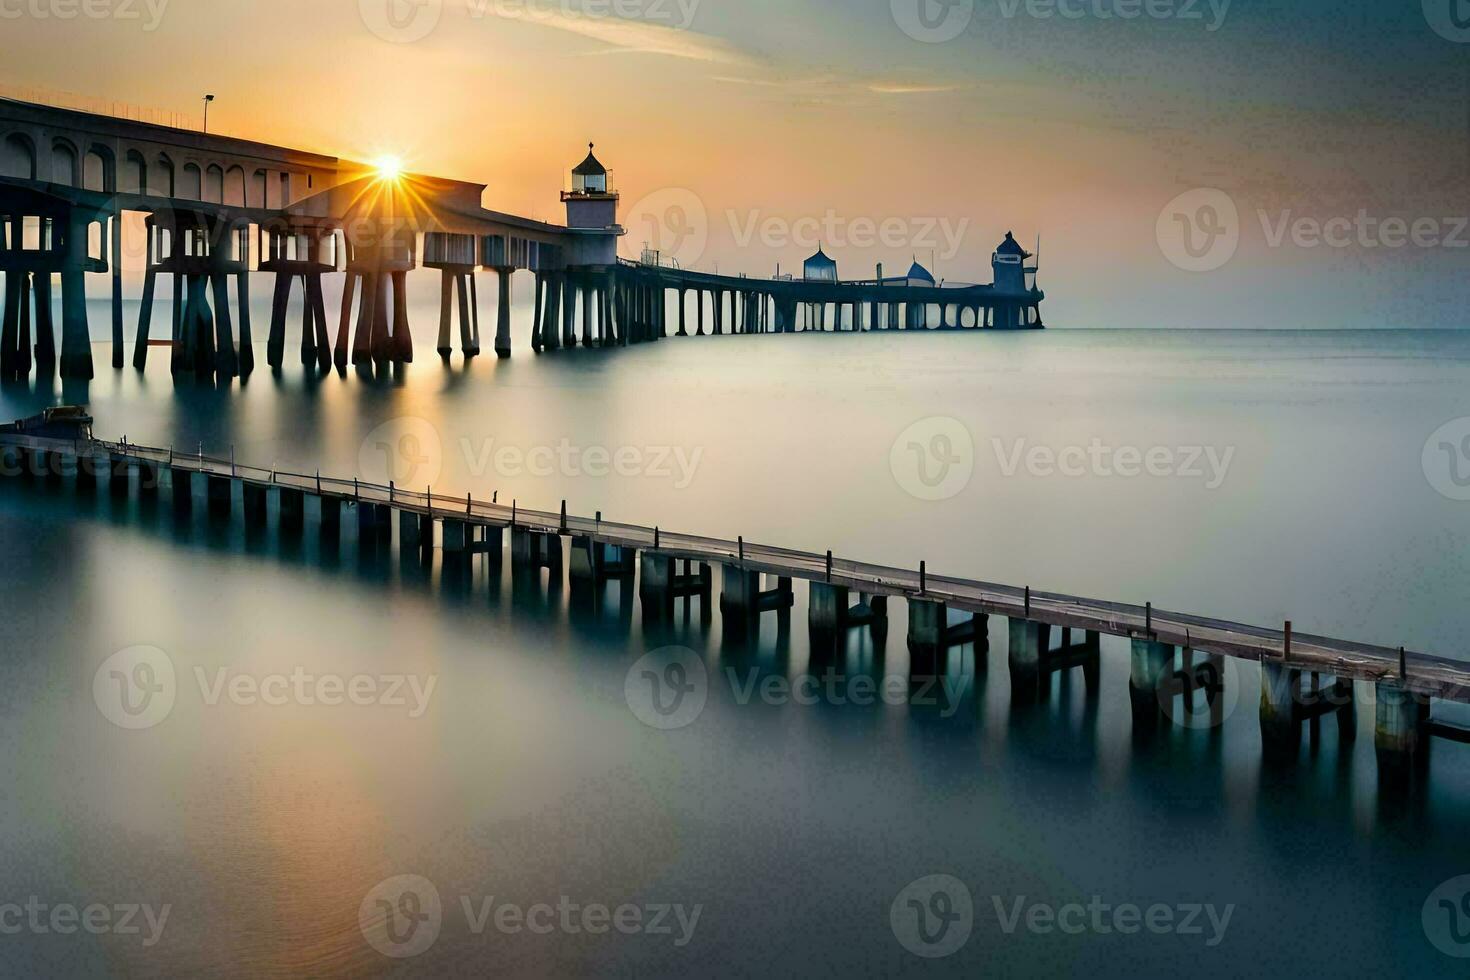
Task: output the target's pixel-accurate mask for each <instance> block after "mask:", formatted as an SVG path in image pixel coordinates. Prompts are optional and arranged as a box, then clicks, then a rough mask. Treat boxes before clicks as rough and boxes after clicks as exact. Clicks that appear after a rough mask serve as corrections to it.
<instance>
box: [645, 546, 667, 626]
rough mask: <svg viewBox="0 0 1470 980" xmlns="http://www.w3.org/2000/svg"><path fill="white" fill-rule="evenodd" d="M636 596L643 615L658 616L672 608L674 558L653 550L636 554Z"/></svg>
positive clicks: (663, 614) (662, 615)
mask: <svg viewBox="0 0 1470 980" xmlns="http://www.w3.org/2000/svg"><path fill="white" fill-rule="evenodd" d="M638 597H639V599H641V600H642V601H643V614H644V616H645V617H648V616H657V617H659V618H662V617H665V616H667V615H669V614H671V613H672V612H673V610H674V559H673V558H671V557H670V556H668V555H661V554H659V553H658V552H654V551H645V552H643V553H642V554H641V555H639V556H638Z"/></svg>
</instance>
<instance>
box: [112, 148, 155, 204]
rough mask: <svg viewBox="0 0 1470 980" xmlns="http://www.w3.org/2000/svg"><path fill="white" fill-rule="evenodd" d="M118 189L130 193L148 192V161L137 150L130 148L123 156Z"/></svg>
mask: <svg viewBox="0 0 1470 980" xmlns="http://www.w3.org/2000/svg"><path fill="white" fill-rule="evenodd" d="M118 189H119V190H122V191H124V192H126V193H129V194H146V193H148V161H147V160H146V159H145V158H144V157H143V154H141V153H139V152H138V151H137V150H128V151H127V153H126V154H124V156H123V167H122V177H121V179H120V180H119V181H118Z"/></svg>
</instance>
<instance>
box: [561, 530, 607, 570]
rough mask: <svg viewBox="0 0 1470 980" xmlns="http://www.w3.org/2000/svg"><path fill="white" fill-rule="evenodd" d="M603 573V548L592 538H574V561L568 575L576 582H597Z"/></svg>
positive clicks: (580, 536)
mask: <svg viewBox="0 0 1470 980" xmlns="http://www.w3.org/2000/svg"><path fill="white" fill-rule="evenodd" d="M601 571H602V546H601V545H600V544H598V543H597V542H596V541H593V540H592V539H591V538H590V537H586V536H583V535H575V536H573V537H572V560H571V567H570V568H568V569H567V574H568V575H569V576H570V577H571V578H572V579H573V580H574V581H589V582H595V581H597V577H598V575H599V574H600V573H601Z"/></svg>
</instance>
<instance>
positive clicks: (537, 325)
mask: <svg viewBox="0 0 1470 980" xmlns="http://www.w3.org/2000/svg"><path fill="white" fill-rule="evenodd" d="M545 301H546V277H545V276H543V275H542V274H541V273H540V272H537V273H536V305H535V307H534V308H533V310H532V313H531V350H533V351H535V352H536V353H538V354H539V353H541V343H542V341H541V306H542V304H543V303H545Z"/></svg>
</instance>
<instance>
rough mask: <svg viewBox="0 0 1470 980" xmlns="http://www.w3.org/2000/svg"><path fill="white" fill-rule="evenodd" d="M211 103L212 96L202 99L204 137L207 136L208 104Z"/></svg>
mask: <svg viewBox="0 0 1470 980" xmlns="http://www.w3.org/2000/svg"><path fill="white" fill-rule="evenodd" d="M213 101H214V96H212V95H206V96H205V97H204V134H205V135H206V136H208V135H209V104H210V103H211V102H213Z"/></svg>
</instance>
